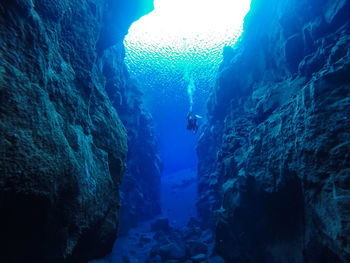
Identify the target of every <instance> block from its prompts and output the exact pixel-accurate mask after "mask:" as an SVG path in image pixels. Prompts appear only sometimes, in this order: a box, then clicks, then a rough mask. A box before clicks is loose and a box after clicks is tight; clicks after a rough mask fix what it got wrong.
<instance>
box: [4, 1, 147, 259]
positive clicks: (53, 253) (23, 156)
mask: <svg viewBox="0 0 350 263" xmlns="http://www.w3.org/2000/svg"><path fill="white" fill-rule="evenodd" d="M142 2H143V3H148V4H149V5H150V7H151V6H152V5H151V4H150V3H151V2H152V1H146V2H145V1H140V0H133V1H120V0H105V1H94V0H88V1H81V0H70V1H68V0H59V1H58V0H52V1H49V0H4V1H1V3H0V14H1V15H0V39H1V46H0V58H1V62H0V126H1V129H0V132H1V136H0V156H1V158H0V176H1V177H0V209H1V219H0V233H1V235H0V248H1V249H0V261H1V262H86V261H87V260H89V259H92V258H96V257H102V256H104V255H105V254H106V253H107V252H109V251H110V250H111V248H112V245H113V242H114V240H115V238H116V230H117V225H118V207H119V206H120V205H119V185H120V181H121V177H122V174H123V172H124V170H125V167H126V151H127V137H126V130H125V128H124V126H123V124H122V122H121V121H120V119H119V117H118V113H117V111H116V109H115V108H114V107H113V105H112V102H111V100H110V99H109V96H108V91H106V87H105V84H106V83H105V77H104V74H103V72H102V67H101V64H102V62H101V57H102V56H103V53H104V52H105V49H106V48H109V47H110V46H112V45H114V44H116V43H118V41H119V42H120V41H121V40H122V38H123V37H124V35H125V33H126V32H127V28H128V27H129V25H130V23H131V22H132V21H133V20H135V19H136V18H137V17H138V16H139V15H140V10H142V11H143V12H146V11H149V10H150V9H147V8H145V7H141V3H142ZM124 68H125V67H124V66H123V65H121V67H120V70H124ZM122 74H124V75H125V77H124V79H127V77H128V76H127V74H126V72H123V73H122ZM117 85H119V84H118V83H117Z"/></svg>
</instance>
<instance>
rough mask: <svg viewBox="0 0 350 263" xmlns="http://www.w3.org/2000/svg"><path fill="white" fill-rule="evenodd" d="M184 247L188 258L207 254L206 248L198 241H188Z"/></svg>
mask: <svg viewBox="0 0 350 263" xmlns="http://www.w3.org/2000/svg"><path fill="white" fill-rule="evenodd" d="M186 246H187V250H188V254H189V256H190V257H192V256H195V255H198V254H207V252H208V246H207V245H206V244H204V243H202V242H199V241H188V242H187V243H186Z"/></svg>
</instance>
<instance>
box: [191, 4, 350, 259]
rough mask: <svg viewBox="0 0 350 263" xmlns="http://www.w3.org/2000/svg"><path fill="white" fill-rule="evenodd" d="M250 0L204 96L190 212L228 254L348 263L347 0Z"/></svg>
mask: <svg viewBox="0 0 350 263" xmlns="http://www.w3.org/2000/svg"><path fill="white" fill-rule="evenodd" d="M251 7H252V9H251V11H250V12H249V14H248V16H247V17H246V19H245V23H244V33H243V35H242V38H241V41H240V43H239V44H238V45H237V46H236V47H235V49H234V50H233V51H232V50H231V51H230V50H226V52H225V54H226V56H225V58H224V62H223V64H222V65H221V68H220V74H219V76H218V79H217V84H216V86H215V88H214V90H213V91H212V92H211V95H210V98H209V101H208V124H207V125H206V127H205V129H204V132H203V133H202V134H201V136H200V141H199V145H198V149H197V151H198V155H199V196H200V199H199V202H198V209H199V213H200V215H201V216H202V217H204V218H205V219H206V220H205V223H206V225H210V223H211V222H212V220H215V234H216V251H217V252H218V253H219V254H220V255H221V256H223V257H224V258H225V259H226V261H227V262H269V263H270V262H295V263H299V262H308V263H310V262H311V263H316V262H317V263H320V262H350V245H349V244H350V239H349V238H350V232H349V231H350V184H349V182H350V181H349V180H350V131H349V127H350V100H349V95H350V48H349V47H350V16H349V14H350V2H349V1H346V0H328V1H316V0H313V1H305V0H302V1H296V0H282V1H273V0H268V1H262V0H253V1H252V5H251ZM225 54H224V55H225Z"/></svg>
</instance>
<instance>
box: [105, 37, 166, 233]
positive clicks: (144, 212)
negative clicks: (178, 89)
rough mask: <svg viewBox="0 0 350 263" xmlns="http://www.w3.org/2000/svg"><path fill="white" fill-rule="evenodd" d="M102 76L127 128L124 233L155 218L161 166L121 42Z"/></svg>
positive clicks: (108, 55)
mask: <svg viewBox="0 0 350 263" xmlns="http://www.w3.org/2000/svg"><path fill="white" fill-rule="evenodd" d="M102 62H103V73H104V75H105V77H106V90H107V94H108V96H109V98H110V100H111V102H112V104H113V106H114V107H115V108H116V109H117V111H118V114H119V116H120V118H121V120H122V122H123V124H124V125H125V127H126V129H127V134H128V155H127V170H126V172H125V174H124V178H123V183H122V185H121V189H120V190H121V211H120V217H121V218H120V227H119V231H118V233H119V234H120V235H122V234H126V233H127V231H128V230H129V229H130V228H131V227H133V226H136V224H137V223H139V222H142V221H144V220H147V219H150V218H153V217H155V216H156V215H158V214H159V213H160V211H161V208H160V207H161V205H160V177H161V170H162V164H161V161H160V157H159V156H158V154H157V150H158V148H157V142H156V140H155V137H154V134H153V127H152V125H151V124H152V116H151V115H150V114H149V113H148V112H147V111H146V110H145V109H144V108H143V107H142V93H141V91H140V90H139V89H138V86H137V83H135V81H134V80H131V79H130V78H129V75H128V72H127V69H126V66H125V64H124V46H123V44H122V43H119V45H115V46H113V47H112V48H110V49H108V50H107V51H105V53H104V56H103V59H102Z"/></svg>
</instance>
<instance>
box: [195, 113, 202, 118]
mask: <svg viewBox="0 0 350 263" xmlns="http://www.w3.org/2000/svg"><path fill="white" fill-rule="evenodd" d="M194 116H196V118H197V119H203V117H202V116H199V115H197V114H196V115H194Z"/></svg>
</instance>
